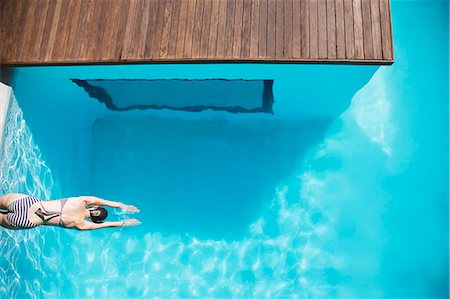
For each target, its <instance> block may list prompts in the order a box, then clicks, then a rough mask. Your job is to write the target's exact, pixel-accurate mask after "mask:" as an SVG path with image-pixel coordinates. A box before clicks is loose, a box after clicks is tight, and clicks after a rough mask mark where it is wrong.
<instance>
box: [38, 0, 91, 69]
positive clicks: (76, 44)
mask: <svg viewBox="0 0 450 299" xmlns="http://www.w3.org/2000/svg"><path fill="white" fill-rule="evenodd" d="M80 3H81V7H80V11H79V13H78V17H76V18H74V19H75V20H76V25H75V38H74V41H73V43H72V45H71V49H70V50H68V51H67V52H68V53H70V55H67V56H66V58H67V59H70V60H72V61H74V60H76V59H77V58H79V56H80V51H81V42H82V39H83V35H84V26H85V23H86V17H87V13H88V8H89V1H80ZM50 8H51V5H49V10H50ZM48 13H49V12H48ZM48 13H47V15H48ZM45 32H46V30H45V29H44V34H45ZM42 38H44V36H43V37H42ZM41 45H42V42H41Z"/></svg>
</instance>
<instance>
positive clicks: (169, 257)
mask: <svg viewBox="0 0 450 299" xmlns="http://www.w3.org/2000/svg"><path fill="white" fill-rule="evenodd" d="M392 14H393V23H394V24H393V26H394V44H395V47H396V48H395V55H396V57H395V64H394V65H393V66H386V67H376V66H327V65H247V64H240V65H227V64H221V65H148V66H140V65H134V66H103V67H58V68H49V67H42V68H41V67H39V68H19V69H17V70H16V71H17V73H16V76H15V81H14V82H13V83H14V84H13V87H14V91H15V97H16V99H17V103H18V105H16V104H14V105H13V107H12V108H11V109H10V113H9V116H8V117H9V119H8V122H7V127H6V129H7V134H6V137H5V140H4V146H3V149H2V150H3V153H4V155H3V158H2V161H1V167H0V171H1V172H0V179H1V182H2V185H1V192H2V193H6V192H14V191H21V192H25V193H31V194H34V195H36V196H40V197H45V198H47V197H52V198H57V197H61V196H70V195H81V194H95V195H98V196H103V197H106V198H109V199H113V200H121V201H125V202H130V203H133V204H135V205H137V206H139V207H140V208H141V211H142V212H141V214H140V215H138V218H139V219H140V220H141V221H142V222H143V224H142V225H141V226H139V227H136V228H128V229H122V230H103V231H96V232H77V231H67V230H61V229H57V228H37V229H35V230H30V231H24V232H8V231H6V230H3V229H1V230H0V234H1V239H0V242H1V243H0V245H1V248H2V255H1V257H0V263H1V272H0V296H1V297H6V298H20V297H33V298H43V297H44V298H72V297H75V298H90V297H97V296H104V297H107V298H134V297H138V298H139V297H140V298H148V297H161V298H168V297H174V298H179V297H187V298H190V297H200V298H204V297H220V298H230V297H235V298H249V297H257V298H268V297H281V298H447V297H448V288H449V283H448V278H449V277H448V246H449V239H448V163H449V161H448V112H449V107H448V79H449V77H448V27H447V26H448V4H447V3H446V2H445V1H392ZM418 19H421V20H423V22H421V23H420V24H419V23H418V22H416V20H418ZM74 78H75V79H98V78H103V79H118V78H119V79H137V78H139V79H173V78H178V79H211V78H222V79H251V80H254V79H260V80H266V79H270V80H274V86H273V93H274V100H275V102H274V106H273V112H274V114H273V115H272V114H267V113H246V114H243V113H240V114H233V113H229V112H224V111H202V112H198V113H194V112H183V111H171V110H158V111H155V110H151V111H127V112H111V111H108V110H107V109H106V108H105V107H104V106H103V105H102V104H101V103H98V102H97V101H96V100H94V99H92V98H90V97H88V96H87V94H86V93H85V91H84V90H82V89H81V88H79V87H78V86H76V85H75V84H74V83H73V82H71V81H70V80H69V79H74ZM211 94H214V93H213V91H211ZM13 103H15V102H13ZM127 216H128V215H120V214H119V215H113V217H117V218H121V217H127Z"/></svg>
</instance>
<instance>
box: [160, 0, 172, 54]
mask: <svg viewBox="0 0 450 299" xmlns="http://www.w3.org/2000/svg"><path fill="white" fill-rule="evenodd" d="M172 4H173V3H172V0H166V5H165V9H164V19H163V27H162V32H161V46H160V48H159V58H167V54H168V52H169V41H170V40H169V37H170V28H171V26H172V11H173V6H172Z"/></svg>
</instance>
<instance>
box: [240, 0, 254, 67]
mask: <svg viewBox="0 0 450 299" xmlns="http://www.w3.org/2000/svg"><path fill="white" fill-rule="evenodd" d="M252 2H253V0H244V10H243V15H242V35H241V53H240V57H241V58H243V59H248V58H249V57H250V42H251V28H252V27H251V25H252Z"/></svg>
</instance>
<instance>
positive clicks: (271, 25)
mask: <svg viewBox="0 0 450 299" xmlns="http://www.w3.org/2000/svg"><path fill="white" fill-rule="evenodd" d="M275 22H276V2H275V0H268V3H267V49H266V57H267V58H275V44H276V40H275V38H276V36H275V26H276V24H275Z"/></svg>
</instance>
